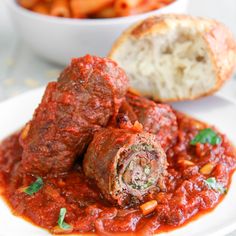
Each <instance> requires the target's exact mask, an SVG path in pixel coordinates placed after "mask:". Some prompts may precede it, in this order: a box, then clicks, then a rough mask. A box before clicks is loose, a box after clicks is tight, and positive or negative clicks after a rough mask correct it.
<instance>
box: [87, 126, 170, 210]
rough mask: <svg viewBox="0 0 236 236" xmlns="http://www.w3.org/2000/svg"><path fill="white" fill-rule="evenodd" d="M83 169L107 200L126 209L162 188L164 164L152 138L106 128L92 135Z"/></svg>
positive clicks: (159, 148) (164, 161) (165, 164)
mask: <svg viewBox="0 0 236 236" xmlns="http://www.w3.org/2000/svg"><path fill="white" fill-rule="evenodd" d="M83 167H84V171H85V174H86V176H87V177H88V178H90V179H92V180H94V181H95V182H96V184H97V186H98V188H99V189H100V190H101V192H102V193H103V195H104V197H105V198H107V200H108V201H110V202H111V203H115V204H116V205H119V206H129V205H135V204H137V203H138V202H140V201H142V200H143V199H144V197H145V196H146V195H147V194H148V193H149V192H150V191H160V190H161V189H163V186H162V184H161V183H162V179H163V178H164V176H165V174H166V168H167V161H166V155H165V152H164V151H163V149H162V148H161V146H160V144H159V143H158V142H156V139H155V136H154V135H152V134H149V133H146V132H136V131H132V130H122V129H115V128H109V129H104V130H103V131H100V132H98V133H97V134H95V137H94V140H93V141H92V143H91V144H90V145H89V148H88V150H87V153H86V155H85V158H84V165H83Z"/></svg>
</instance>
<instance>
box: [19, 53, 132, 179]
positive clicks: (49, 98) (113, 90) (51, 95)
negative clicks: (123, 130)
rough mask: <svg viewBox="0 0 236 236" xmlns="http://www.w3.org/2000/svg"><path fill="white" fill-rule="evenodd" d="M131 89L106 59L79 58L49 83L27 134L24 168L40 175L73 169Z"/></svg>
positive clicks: (119, 70) (27, 129) (120, 71)
mask: <svg viewBox="0 0 236 236" xmlns="http://www.w3.org/2000/svg"><path fill="white" fill-rule="evenodd" d="M127 86H128V80H127V77H126V75H125V73H124V71H123V70H122V69H120V68H119V67H118V66H117V64H116V63H115V62H113V61H111V60H109V59H106V58H99V57H93V56H89V55H87V56H85V57H82V58H77V59H73V60H72V62H71V65H70V66H68V67H67V68H66V69H65V70H64V71H63V72H62V73H61V75H60V77H59V79H58V81H57V82H52V83H49V84H48V86H47V88H46V91H45V94H44V96H43V98H42V101H41V103H40V105H39V106H38V108H37V109H36V110H35V113H34V116H33V118H32V120H31V121H30V122H29V123H28V124H27V125H26V126H25V128H24V130H23V131H22V134H21V138H20V142H21V145H22V147H23V156H22V168H23V170H24V171H26V172H28V173H30V174H35V175H41V176H42V175H47V174H53V175H55V174H59V173H63V172H66V171H68V170H69V169H70V168H71V167H72V165H73V163H74V162H75V160H76V157H77V156H81V155H82V154H83V153H84V152H85V150H86V147H87V145H88V144H89V142H90V141H91V140H92V138H93V134H94V132H95V131H97V130H99V129H100V128H101V127H105V126H106V125H107V124H108V122H110V121H111V120H112V119H114V118H115V117H116V115H117V113H118V110H119V107H120V104H121V103H122V101H123V100H124V96H125V94H126V90H127Z"/></svg>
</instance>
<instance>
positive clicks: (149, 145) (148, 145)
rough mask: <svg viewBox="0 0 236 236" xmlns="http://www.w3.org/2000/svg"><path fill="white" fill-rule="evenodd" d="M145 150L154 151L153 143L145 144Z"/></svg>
mask: <svg viewBox="0 0 236 236" xmlns="http://www.w3.org/2000/svg"><path fill="white" fill-rule="evenodd" d="M145 150H146V151H149V152H151V151H153V146H152V145H151V144H145Z"/></svg>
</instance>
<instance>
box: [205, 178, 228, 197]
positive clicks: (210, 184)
mask: <svg viewBox="0 0 236 236" xmlns="http://www.w3.org/2000/svg"><path fill="white" fill-rule="evenodd" d="M204 182H205V183H206V185H207V186H208V188H210V189H214V190H216V191H217V192H219V193H221V194H224V193H226V192H227V189H226V188H224V187H223V185H222V184H220V183H217V181H216V179H215V178H214V177H211V178H208V179H207V180H204Z"/></svg>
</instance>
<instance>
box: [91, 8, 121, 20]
mask: <svg viewBox="0 0 236 236" xmlns="http://www.w3.org/2000/svg"><path fill="white" fill-rule="evenodd" d="M116 16H117V15H116V12H115V9H114V7H113V6H109V7H106V8H104V9H103V10H101V11H98V12H97V13H95V14H93V15H92V17H93V18H113V17H116Z"/></svg>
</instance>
